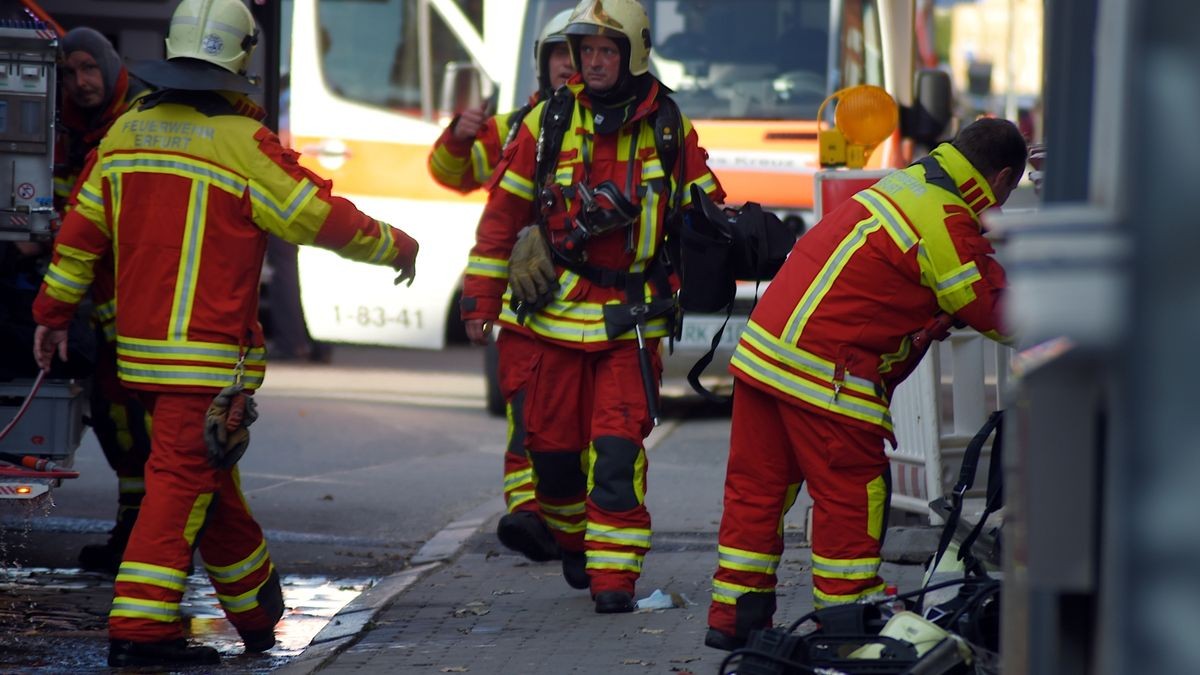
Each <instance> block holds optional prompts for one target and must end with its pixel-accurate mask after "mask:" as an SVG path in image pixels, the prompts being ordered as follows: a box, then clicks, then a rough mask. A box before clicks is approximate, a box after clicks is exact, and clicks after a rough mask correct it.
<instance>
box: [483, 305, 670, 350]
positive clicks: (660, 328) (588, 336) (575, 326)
mask: <svg viewBox="0 0 1200 675" xmlns="http://www.w3.org/2000/svg"><path fill="white" fill-rule="evenodd" d="M585 304H587V305H591V304H593V303H575V304H574V306H572V307H571V311H576V310H578V309H584V308H585V307H583V306H584V305H585ZM594 306H595V307H602V306H603V305H599V304H596V305H594ZM586 309H590V307H589V308H586ZM548 310H549V308H544V309H542V310H541V311H539V312H537V313H535V314H533V315H531V316H528V317H526V318H525V326H526V327H527V328H529V329H530V330H532V331H533V332H535V333H537V334H538V335H543V336H545V337H550V338H554V339H556V340H563V341H564V342H583V343H588V342H608V341H609V337H608V331H607V329H606V328H605V326H604V317H603V315H601V316H600V317H598V318H596V319H592V320H588V321H583V322H580V321H558V320H556V319H554V318H552V317H551V316H549V315H548V314H547V312H548ZM500 320H501V321H503V322H506V323H509V324H511V325H517V315H516V314H515V313H514V312H513V311H512V310H511V309H510V308H509V307H508V305H507V304H506V305H504V307H503V308H502V309H501V311H500ZM666 335H667V320H666V319H665V318H661V317H660V318H657V319H654V320H652V321H649V322H647V324H646V329H645V337H648V338H653V337H666ZM616 339H618V340H635V339H637V336H636V335H635V334H634V331H633V330H632V329H630V330H628V331H626V332H625V333H622V334H621V335H618V336H617V338H616Z"/></svg>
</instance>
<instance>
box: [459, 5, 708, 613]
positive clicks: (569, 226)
mask: <svg viewBox="0 0 1200 675" xmlns="http://www.w3.org/2000/svg"><path fill="white" fill-rule="evenodd" d="M649 28H650V26H649V20H648V18H647V16H646V13H645V10H644V9H643V8H642V7H641V5H640V4H639V3H637V2H635V1H634V0H605V1H604V2H602V3H601V2H597V1H595V0H584V2H581V3H580V4H579V5H578V6H577V7H576V8H575V10H574V12H573V13H572V15H571V18H570V20H569V23H568V26H567V28H566V29H565V30H564V31H563V32H564V33H565V34H566V35H567V39H568V42H569V44H570V46H571V52H572V58H573V59H574V62H575V65H576V69H577V71H578V73H579V74H577V75H576V76H575V77H573V78H571V80H570V81H569V82H568V84H567V87H566V91H560V92H559V94H556V96H555V97H554V98H552V99H551V100H550V101H546V102H543V103H541V104H539V106H538V107H536V108H534V109H533V110H532V111H531V112H530V113H529V114H528V115H527V116H526V117H525V119H524V121H523V123H522V127H521V128H520V129H519V130H518V133H517V136H516V138H515V140H514V141H513V142H512V143H511V144H510V145H509V146H508V147H507V149H506V150H505V153H504V158H503V159H502V161H501V164H500V166H499V167H498V168H497V170H496V173H495V174H494V176H493V178H492V181H493V185H492V186H491V187H490V190H491V192H490V196H489V199H488V203H487V207H486V208H485V210H484V214H483V217H482V218H481V220H480V224H479V230H478V233H477V237H476V245H475V247H474V249H473V250H472V251H471V257H470V260H469V262H468V269H467V272H468V274H467V277H466V280H465V282H464V291H463V303H462V316H463V319H464V320H465V321H466V325H467V332H468V335H470V336H471V338H472V340H474V341H475V342H477V343H483V342H484V341H485V340H486V339H487V335H488V333H489V332H490V330H491V324H492V322H494V321H497V320H499V321H500V322H501V323H502V324H503V327H504V333H505V334H508V333H509V332H512V333H519V334H521V335H525V336H527V337H529V338H530V342H531V343H532V344H533V345H534V348H535V351H534V353H533V354H532V356H531V358H530V366H529V368H528V371H527V372H526V373H525V374H524V381H523V382H521V383H520V387H519V388H520V389H521V390H522V391H523V395H524V420H525V427H526V440H525V447H526V449H527V451H528V454H529V456H530V458H531V460H532V463H533V469H534V473H535V478H536V479H535V485H536V495H537V501H538V506H539V507H540V508H541V510H542V513H543V514H544V515H545V517H546V520H547V523H548V524H549V525H550V528H551V530H552V531H553V532H554V535H555V537H556V539H557V540H558V543H559V546H560V547H561V548H562V551H563V553H562V556H563V574H564V577H565V578H566V580H567V582H568V583H569V584H570V585H571V586H573V587H575V588H590V591H591V594H592V597H593V599H594V601H595V609H596V611H597V612H600V613H611V612H628V611H632V610H633V594H634V590H635V584H636V581H637V579H638V577H639V575H640V573H641V567H642V561H643V558H644V556H645V553H646V551H647V550H648V549H649V547H650V533H651V531H650V514H649V512H648V511H647V509H646V506H645V490H646V471H647V463H646V454H645V450H644V448H643V445H642V443H643V441H644V439H645V437H646V436H647V435H648V434H649V432H650V430H651V428H652V426H653V420H652V419H651V415H650V413H649V406H650V405H651V404H656V403H657V401H656V399H657V395H658V385H657V382H658V379H659V375H660V371H661V363H660V361H659V359H658V341H659V339H660V338H661V337H663V336H665V335H667V334H668V331H669V330H670V326H671V319H672V318H673V316H672V314H673V307H674V300H673V293H674V290H675V283H674V279H673V276H672V275H671V274H670V272H669V270H668V269H667V267H666V264H665V263H664V262H663V258H662V253H663V246H664V241H665V238H666V237H667V234H668V222H667V216H668V211H669V206H670V205H671V199H670V197H671V196H673V195H677V196H679V197H680V199H681V201H682V205H681V206H688V205H689V204H690V195H689V192H688V190H689V186H691V185H693V184H695V185H697V186H698V187H699V188H700V189H701V190H703V191H704V192H706V193H709V194H711V195H713V197H714V199H716V200H717V201H721V200H723V198H724V193H723V192H722V191H721V189H720V186H719V184H718V183H717V180H716V178H715V177H714V176H713V174H712V172H711V171H710V170H709V169H708V167H707V165H706V163H705V161H706V159H707V155H706V154H705V152H704V151H703V150H702V149H701V148H700V146H699V139H698V138H697V136H696V133H695V131H694V130H693V129H692V127H691V123H690V122H689V121H688V120H687V119H686V118H685V117H682V115H680V116H678V119H679V125H678V128H675V127H673V126H672V128H671V129H670V133H671V134H672V135H673V137H674V138H676V139H677V141H678V143H679V153H678V158H677V161H676V165H677V166H678V169H677V170H676V166H675V165H672V166H664V164H665V162H663V161H662V158H661V157H660V151H659V148H658V146H657V144H656V132H655V124H654V121H655V120H656V119H659V116H660V115H663V114H665V111H666V110H668V109H667V108H666V106H674V103H673V102H670V101H669V100H668V99H667V96H666V92H665V90H664V89H663V87H662V85H661V84H660V83H659V82H658V81H657V80H656V79H655V78H654V77H653V76H651V75H650V74H649V50H650V41H649V35H650V31H649ZM566 94H569V96H568V97H566V98H560V96H562V95H566ZM556 101H557V102H563V103H562V105H561V106H560V105H559V103H556ZM676 110H677V109H676ZM547 111H548V112H547ZM555 125H556V126H555ZM552 128H557V129H558V131H559V132H561V134H562V138H561V143H560V148H559V152H558V153H557V154H555V153H554V152H553V150H552V149H546V147H547V146H546V145H545V142H543V141H540V140H539V137H541V136H543V135H544V134H548V133H549V132H550V130H551V129H552ZM543 153H545V156H546V157H547V158H548V159H547V160H544V161H545V164H543V166H542V167H539V164H538V156H539V155H540V154H543ZM539 169H541V170H539ZM539 174H542V175H544V178H542V177H541V176H539ZM618 203H621V205H620V208H610V207H616V206H617V205H618ZM584 204H590V205H591V206H592V207H594V209H593V210H585V209H584V208H583V207H584ZM598 205H599V206H598ZM539 210H540V212H541V215H540V217H539ZM584 219H587V220H588V225H587V226H586V228H585V227H584V225H583V221H584ZM539 220H540V221H541V223H540V224H539V225H537V226H534V227H532V228H528V229H523V228H526V226H528V225H530V223H535V222H538V221H539ZM581 228H583V229H581ZM522 231H524V234H523V235H521V243H518V234H519V233H520V232H522ZM584 234H587V235H588V236H583V235H584ZM531 242H532V243H531ZM515 245H516V248H517V249H518V250H516V251H514V246H515ZM522 246H524V248H522ZM551 249H553V251H552V250H551ZM521 251H525V252H526V253H530V252H540V253H539V254H536V255H534V254H532V253H530V256H526V255H524V254H521V253H520V252H521ZM510 255H511V260H510ZM551 257H552V259H553V263H551V262H549V261H550V259H551ZM531 260H533V262H531ZM530 269H535V270H539V271H540V270H548V271H549V273H550V274H551V275H552V276H553V279H552V280H551V281H552V282H553V283H551V284H543V283H542V282H543V281H545V280H544V279H540V280H539V281H538V283H537V284H536V285H538V286H539V288H541V289H542V291H543V292H544V293H545V295H547V297H545V298H542V300H544V302H541V303H540V304H539V303H537V302H535V301H534V298H533V297H531V296H530V295H529V294H528V293H524V292H520V289H522V288H526V287H527V286H528V284H526V283H524V282H525V281H528V278H525V277H523V276H522V275H525V274H526V272H528V271H529V270H530ZM510 281H511V283H512V289H511V291H510V290H506V289H508V287H509V282H510ZM551 287H552V288H551ZM518 292H520V295H517V296H515V297H516V298H517V299H518V300H519V301H520V302H522V303H524V304H515V303H513V302H511V301H510V300H511V299H512V297H514V296H512V295H511V294H513V293H518ZM606 315H609V318H613V319H616V320H614V321H608V320H606ZM622 316H624V317H626V318H628V317H631V316H632V317H637V319H636V321H629V322H628V323H627V324H625V325H622V324H621V323H620V318H621V317H622ZM638 334H640V335H641V337H642V340H640V341H641V342H644V344H645V348H644V350H642V351H640V352H639V346H638V344H639V340H638ZM639 357H644V358H645V363H644V364H642V363H640V362H639ZM581 449H583V450H582V456H581Z"/></svg>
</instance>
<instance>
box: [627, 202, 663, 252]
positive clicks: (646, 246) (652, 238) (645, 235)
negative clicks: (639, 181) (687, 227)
mask: <svg viewBox="0 0 1200 675" xmlns="http://www.w3.org/2000/svg"><path fill="white" fill-rule="evenodd" d="M660 201H662V198H661V197H660V196H659V194H658V192H657V191H656V190H655V189H654V188H653V187H652V186H647V188H646V196H645V197H644V198H643V199H642V218H641V221H640V222H638V224H637V228H638V246H637V251H636V253H635V254H634V259H635V260H638V261H646V260H649V259H650V258H652V257H654V254H655V253H657V252H658V248H657V246H656V244H657V243H658V238H659V221H658V207H659V202H660Z"/></svg>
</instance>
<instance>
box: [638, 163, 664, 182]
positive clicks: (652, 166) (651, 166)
mask: <svg viewBox="0 0 1200 675" xmlns="http://www.w3.org/2000/svg"><path fill="white" fill-rule="evenodd" d="M664 175H666V174H665V173H664V172H663V165H662V161H660V160H659V158H658V157H652V158H651V159H649V160H648V161H647V162H646V163H645V164H642V180H643V181H650V180H654V179H655V178H662V177H663V176H664Z"/></svg>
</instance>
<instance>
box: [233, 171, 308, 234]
mask: <svg viewBox="0 0 1200 675" xmlns="http://www.w3.org/2000/svg"><path fill="white" fill-rule="evenodd" d="M315 196H317V185H316V183H313V182H312V181H311V180H309V179H307V178H304V179H301V180H299V181H297V182H296V184H295V185H294V186H293V187H292V191H291V192H289V193H288V196H287V197H285V201H282V202H280V201H276V199H275V195H274V194H272V193H271V191H270V190H268V189H266V188H265V187H264V186H260V185H259V184H258V183H255V182H253V181H251V182H250V199H251V200H253V201H255V202H257V203H258V204H259V206H262V207H264V208H266V209H268V210H270V211H272V212H274V213H275V216H276V217H277V218H279V220H280V221H281V222H283V223H291V222H292V220H293V219H295V217H296V215H297V214H298V213H300V212H302V211H304V207H305V206H306V205H307V204H308V202H309V200H311V199H312V198H313V197H315Z"/></svg>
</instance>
